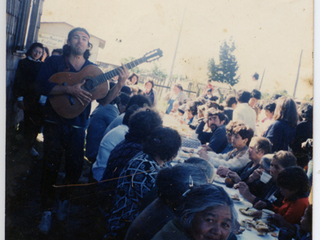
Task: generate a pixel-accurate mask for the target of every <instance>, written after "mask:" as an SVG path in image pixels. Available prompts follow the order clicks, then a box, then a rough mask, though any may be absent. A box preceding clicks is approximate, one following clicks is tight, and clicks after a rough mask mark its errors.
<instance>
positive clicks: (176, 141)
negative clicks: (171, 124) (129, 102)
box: [129, 127, 181, 162]
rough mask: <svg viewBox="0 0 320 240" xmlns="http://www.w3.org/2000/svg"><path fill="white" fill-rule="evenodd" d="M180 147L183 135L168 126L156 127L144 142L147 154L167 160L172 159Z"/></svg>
mask: <svg viewBox="0 0 320 240" xmlns="http://www.w3.org/2000/svg"><path fill="white" fill-rule="evenodd" d="M144 128H145V127H144ZM129 131H130V130H129ZM180 147H181V137H180V135H179V133H178V132H177V131H176V130H174V129H172V128H168V127H160V128H156V129H155V130H154V131H153V132H152V133H151V134H150V135H148V136H147V138H146V140H145V141H144V142H143V151H144V152H145V153H146V154H148V155H150V156H151V157H153V158H154V157H156V156H159V157H160V159H161V160H163V161H165V162H167V161H170V160H172V158H173V157H175V156H176V155H177V152H178V150H179V148H180Z"/></svg>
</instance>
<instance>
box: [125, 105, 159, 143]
mask: <svg viewBox="0 0 320 240" xmlns="http://www.w3.org/2000/svg"><path fill="white" fill-rule="evenodd" d="M159 127H162V119H161V117H160V115H159V113H158V112H156V111H154V110H152V109H151V108H141V109H139V110H137V111H136V112H135V113H134V114H132V116H131V117H130V119H129V133H130V135H132V136H133V137H135V138H137V139H139V141H141V142H143V141H144V140H145V139H146V137H147V136H149V135H150V134H151V133H152V132H153V131H154V130H155V129H156V128H159Z"/></svg>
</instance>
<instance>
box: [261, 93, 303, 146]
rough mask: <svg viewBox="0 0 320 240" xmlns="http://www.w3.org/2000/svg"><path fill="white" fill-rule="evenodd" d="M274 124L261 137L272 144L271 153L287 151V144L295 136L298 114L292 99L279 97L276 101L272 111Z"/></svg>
mask: <svg viewBox="0 0 320 240" xmlns="http://www.w3.org/2000/svg"><path fill="white" fill-rule="evenodd" d="M273 119H274V120H275V121H274V123H272V124H271V125H270V127H269V128H268V130H267V131H266V133H265V134H264V135H263V136H264V137H266V138H269V140H270V141H271V142H272V151H273V152H275V151H279V150H285V151H287V150H288V146H289V144H290V143H291V142H292V141H293V139H294V136H295V134H296V126H297V121H298V113H297V107H296V103H295V102H294V100H293V99H292V98H289V97H281V98H279V99H278V100H277V106H276V109H275V111H274V115H273Z"/></svg>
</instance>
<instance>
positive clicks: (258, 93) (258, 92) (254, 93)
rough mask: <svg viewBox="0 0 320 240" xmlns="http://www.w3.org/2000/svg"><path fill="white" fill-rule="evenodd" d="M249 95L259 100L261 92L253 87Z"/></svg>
mask: <svg viewBox="0 0 320 240" xmlns="http://www.w3.org/2000/svg"><path fill="white" fill-rule="evenodd" d="M251 97H252V98H255V99H258V100H260V99H261V92H260V91H258V90H256V89H253V90H252V92H251Z"/></svg>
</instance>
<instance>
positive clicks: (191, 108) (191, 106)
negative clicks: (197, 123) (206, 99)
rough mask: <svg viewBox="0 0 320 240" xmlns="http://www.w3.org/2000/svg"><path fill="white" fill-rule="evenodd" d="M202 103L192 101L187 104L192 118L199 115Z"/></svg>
mask: <svg viewBox="0 0 320 240" xmlns="http://www.w3.org/2000/svg"><path fill="white" fill-rule="evenodd" d="M201 104H202V102H200V101H191V102H188V103H187V107H186V110H188V111H190V112H191V114H192V116H195V115H197V114H198V106H200V105H201Z"/></svg>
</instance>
